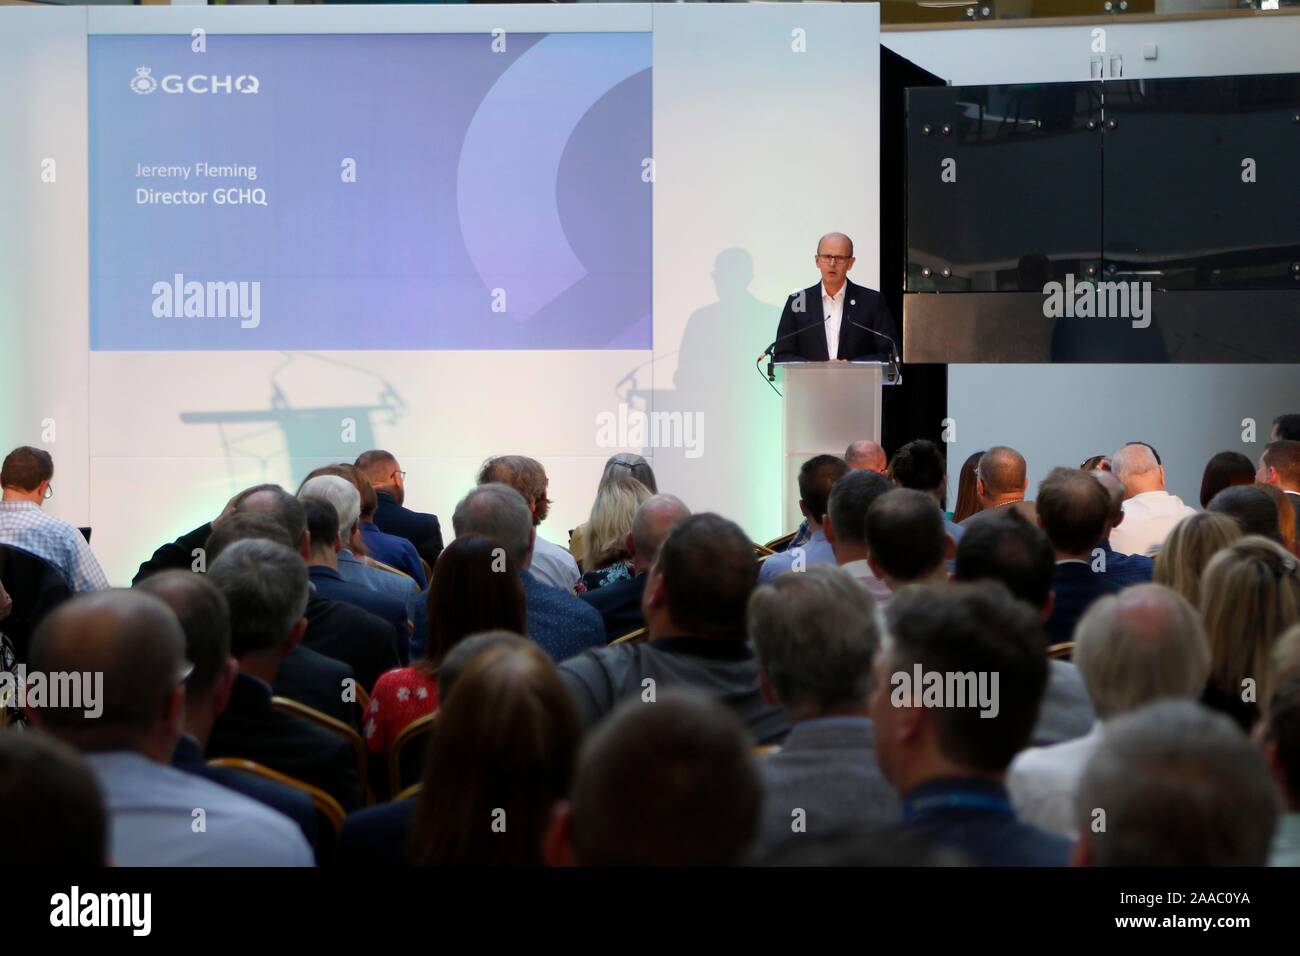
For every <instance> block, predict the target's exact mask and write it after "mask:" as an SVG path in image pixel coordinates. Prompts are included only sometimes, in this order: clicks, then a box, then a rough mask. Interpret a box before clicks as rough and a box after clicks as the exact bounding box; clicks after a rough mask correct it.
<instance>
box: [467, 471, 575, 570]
mask: <svg viewBox="0 0 1300 956" xmlns="http://www.w3.org/2000/svg"><path fill="white" fill-rule="evenodd" d="M478 483H479V484H480V485H486V484H503V485H508V486H509V487H511V488H513V489H514V490H515V491H517V492H519V494H520V495H522V496H523V499H524V504H526V505H527V506H528V510H529V512H531V513H532V516H533V517H532V521H533V527H534V528H536V527H537V526H538V525H540V524H541V523H542V522H543V521H545V520H546V516H547V515H548V514H549V513H550V510H551V499H550V498H548V497H547V495H546V493H547V490H548V488H549V485H550V479H549V478H547V477H546V469H545V468H543V467H542V463H541V462H540V461H537V460H536V459H534V458H526V457H524V456H523V455H499V456H497V457H496V458H489V459H488V460H487V461H485V462H484V463H483V467H482V468H481V469H480V470H479V473H478ZM534 537H535V540H534V542H533V548H532V558H531V560H530V561H529V563H528V565H527V568H528V571H529V572H530V574H531V575H532V577H534V578H536V579H537V580H538V582H540V583H541V584H544V585H547V586H548V587H553V588H560V589H561V590H564V591H569V592H572V591H573V590H574V589H575V588H576V587H577V586H578V582H579V581H580V580H581V579H582V572H581V571H579V570H578V562H576V561H575V560H574V559H573V555H571V554H570V553H569V552H568V551H566V550H565V549H564V548H562V547H560V546H559V545H558V544H553V543H552V542H550V541H547V540H546V539H545V538H543V537H542V536H541V535H539V534H534Z"/></svg>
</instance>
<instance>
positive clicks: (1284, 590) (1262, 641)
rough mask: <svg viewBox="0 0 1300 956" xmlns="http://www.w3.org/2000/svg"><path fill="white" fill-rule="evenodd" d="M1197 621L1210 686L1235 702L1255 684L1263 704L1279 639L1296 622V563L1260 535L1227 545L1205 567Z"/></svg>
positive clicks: (1299, 578)
mask: <svg viewBox="0 0 1300 956" xmlns="http://www.w3.org/2000/svg"><path fill="white" fill-rule="evenodd" d="M1201 595H1202V597H1201V616H1202V617H1203V618H1204V619H1205V631H1206V634H1207V635H1208V636H1209V639H1210V684H1211V685H1212V686H1214V687H1216V688H1217V689H1219V690H1220V691H1223V692H1225V693H1229V694H1231V695H1233V696H1234V697H1235V696H1237V695H1238V694H1240V693H1241V682H1242V681H1243V680H1244V679H1246V678H1251V679H1253V680H1254V682H1255V691H1256V693H1255V700H1256V702H1257V703H1258V702H1261V701H1266V700H1268V693H1269V689H1270V683H1271V681H1270V678H1271V675H1272V663H1273V652H1274V649H1275V645H1276V644H1277V642H1278V638H1279V637H1281V635H1282V634H1283V633H1284V632H1285V631H1286V630H1287V628H1289V627H1291V626H1292V625H1293V624H1295V623H1296V622H1297V621H1300V561H1297V560H1296V557H1295V555H1293V554H1289V553H1288V552H1287V551H1286V549H1285V548H1283V547H1282V546H1281V545H1280V544H1278V543H1277V542H1275V541H1270V540H1269V539H1268V538H1265V537H1263V536H1262V535H1257V534H1252V535H1247V536H1246V537H1244V538H1242V539H1241V540H1239V541H1236V542H1234V543H1233V544H1230V545H1229V546H1228V547H1226V548H1224V549H1223V550H1222V551H1220V552H1219V553H1218V554H1216V555H1215V556H1214V557H1213V558H1211V559H1210V563H1209V564H1208V565H1207V566H1206V568H1205V583H1204V585H1203V586H1202V588H1201Z"/></svg>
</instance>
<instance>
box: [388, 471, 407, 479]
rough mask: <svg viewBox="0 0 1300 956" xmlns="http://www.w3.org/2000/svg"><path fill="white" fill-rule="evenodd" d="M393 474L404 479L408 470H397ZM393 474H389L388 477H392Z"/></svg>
mask: <svg viewBox="0 0 1300 956" xmlns="http://www.w3.org/2000/svg"><path fill="white" fill-rule="evenodd" d="M393 475H396V476H397V477H399V478H401V479H402V480H403V481H405V480H406V472H404V471H395V472H393ZM393 475H389V476H388V477H389V478H392V477H393Z"/></svg>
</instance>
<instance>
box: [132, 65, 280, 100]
mask: <svg viewBox="0 0 1300 956" xmlns="http://www.w3.org/2000/svg"><path fill="white" fill-rule="evenodd" d="M152 73H153V70H152V69H150V68H149V67H147V66H137V67H136V68H135V76H133V77H131V89H133V90H134V91H135V92H137V93H139V94H140V95H141V96H144V95H145V94H146V93H152V92H153V91H154V90H157V89H161V90H162V91H163V92H164V93H256V92H258V90H259V89H260V88H261V85H262V84H261V81H260V80H258V78H257V77H255V76H248V75H245V74H242V73H241V74H240V75H239V76H231V75H230V74H229V73H227V74H226V75H225V76H210V75H207V74H203V73H195V74H194V75H192V76H188V77H186V76H180V75H179V74H177V73H168V74H167V75H166V76H164V77H163V78H162V79H161V80H155V79H154V78H153V76H152Z"/></svg>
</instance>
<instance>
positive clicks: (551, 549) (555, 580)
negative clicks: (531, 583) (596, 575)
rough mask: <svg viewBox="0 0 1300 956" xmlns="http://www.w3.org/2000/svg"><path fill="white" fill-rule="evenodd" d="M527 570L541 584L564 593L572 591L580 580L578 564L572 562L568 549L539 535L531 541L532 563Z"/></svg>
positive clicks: (580, 574) (580, 573)
mask: <svg viewBox="0 0 1300 956" xmlns="http://www.w3.org/2000/svg"><path fill="white" fill-rule="evenodd" d="M528 570H529V571H531V572H533V577H535V578H536V579H537V580H539V581H541V582H542V583H543V584H549V585H550V586H551V587H553V588H563V589H564V590H565V591H572V590H573V589H574V588H575V587H577V586H578V582H579V581H581V580H582V572H581V571H579V570H578V562H577V561H575V560H573V555H571V554H570V553H569V549H568V548H561V547H560V546H559V545H558V544H553V543H552V542H550V541H547V540H546V539H545V538H543V537H542V536H541V535H538V536H537V537H536V538H535V539H534V541H533V563H532V564H530V565H529V566H528Z"/></svg>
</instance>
